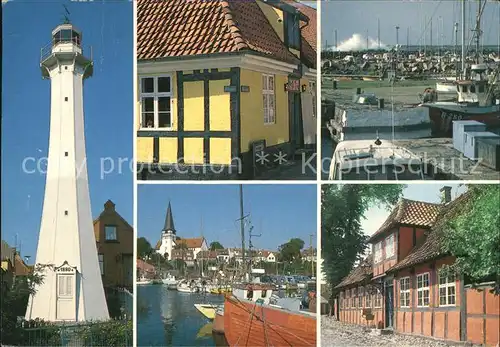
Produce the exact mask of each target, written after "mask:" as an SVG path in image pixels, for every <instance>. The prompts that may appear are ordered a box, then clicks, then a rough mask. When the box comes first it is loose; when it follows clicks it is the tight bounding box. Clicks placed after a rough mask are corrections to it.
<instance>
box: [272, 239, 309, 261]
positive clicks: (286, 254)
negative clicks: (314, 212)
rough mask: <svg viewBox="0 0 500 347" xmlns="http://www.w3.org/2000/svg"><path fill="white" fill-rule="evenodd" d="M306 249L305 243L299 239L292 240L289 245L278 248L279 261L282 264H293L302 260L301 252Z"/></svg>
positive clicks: (285, 244)
mask: <svg viewBox="0 0 500 347" xmlns="http://www.w3.org/2000/svg"><path fill="white" fill-rule="evenodd" d="M302 248H304V241H303V240H301V239H299V238H293V239H290V241H288V242H287V243H284V244H282V245H281V246H279V247H278V251H279V257H278V258H279V260H280V261H282V262H293V261H296V260H297V259H300V258H301V254H300V251H301V250H302Z"/></svg>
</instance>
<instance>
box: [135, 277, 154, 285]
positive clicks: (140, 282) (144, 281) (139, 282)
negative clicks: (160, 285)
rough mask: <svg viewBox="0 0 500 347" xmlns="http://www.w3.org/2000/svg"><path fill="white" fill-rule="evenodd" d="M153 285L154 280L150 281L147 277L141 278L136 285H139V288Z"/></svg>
mask: <svg viewBox="0 0 500 347" xmlns="http://www.w3.org/2000/svg"><path fill="white" fill-rule="evenodd" d="M152 283H153V280H149V279H147V278H145V277H141V278H140V279H138V280H137V281H136V282H135V284H136V285H138V286H143V285H148V284H152Z"/></svg>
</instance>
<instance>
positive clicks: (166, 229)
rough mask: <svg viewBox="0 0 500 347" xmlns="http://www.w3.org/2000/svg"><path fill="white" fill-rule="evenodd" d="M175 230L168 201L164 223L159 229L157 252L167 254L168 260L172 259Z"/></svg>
mask: <svg viewBox="0 0 500 347" xmlns="http://www.w3.org/2000/svg"><path fill="white" fill-rule="evenodd" d="M175 234H176V231H175V227H174V218H173V216H172V206H170V202H169V203H168V208H167V215H166V217H165V224H164V225H163V230H162V231H161V242H160V247H159V248H158V250H157V252H158V253H160V254H161V255H165V254H168V260H172V249H174V247H175V238H176V236H175Z"/></svg>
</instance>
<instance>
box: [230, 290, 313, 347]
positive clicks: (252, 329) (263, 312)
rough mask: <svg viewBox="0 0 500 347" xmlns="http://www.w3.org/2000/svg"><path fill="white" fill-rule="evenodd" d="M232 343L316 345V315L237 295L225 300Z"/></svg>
mask: <svg viewBox="0 0 500 347" xmlns="http://www.w3.org/2000/svg"><path fill="white" fill-rule="evenodd" d="M223 317H224V334H225V336H226V340H227V342H228V344H229V346H294V347H299V346H300V347H305V346H308V347H309V346H311V347H312V346H316V316H315V315H314V314H311V313H308V312H302V311H291V310H286V309H283V308H281V307H276V306H274V305H269V304H265V303H264V300H257V301H253V300H245V299H240V298H238V297H236V296H234V295H231V296H226V298H225V301H224V315H223Z"/></svg>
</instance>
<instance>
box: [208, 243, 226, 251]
mask: <svg viewBox="0 0 500 347" xmlns="http://www.w3.org/2000/svg"><path fill="white" fill-rule="evenodd" d="M218 249H224V246H223V245H222V244H220V242H218V241H214V242H211V243H210V250H211V251H216V250H218Z"/></svg>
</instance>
